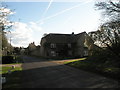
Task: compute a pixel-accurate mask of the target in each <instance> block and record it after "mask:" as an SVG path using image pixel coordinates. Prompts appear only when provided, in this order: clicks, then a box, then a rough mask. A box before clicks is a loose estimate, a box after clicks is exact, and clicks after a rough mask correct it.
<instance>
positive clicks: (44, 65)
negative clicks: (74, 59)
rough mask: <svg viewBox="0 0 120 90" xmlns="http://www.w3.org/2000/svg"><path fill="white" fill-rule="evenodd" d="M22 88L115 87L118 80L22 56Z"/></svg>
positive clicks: (54, 62) (49, 61)
mask: <svg viewBox="0 0 120 90" xmlns="http://www.w3.org/2000/svg"><path fill="white" fill-rule="evenodd" d="M23 59H24V63H23V65H22V67H23V74H22V75H23V76H22V80H23V81H22V87H23V88H117V87H118V82H117V81H114V80H112V79H108V78H106V77H103V76H99V75H96V74H93V73H89V72H85V71H82V70H79V69H76V68H73V67H69V66H66V65H63V64H61V63H57V62H56V61H55V60H54V61H52V60H47V59H40V58H37V57H30V56H23Z"/></svg>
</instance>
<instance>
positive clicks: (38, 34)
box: [6, 0, 101, 47]
mask: <svg viewBox="0 0 120 90" xmlns="http://www.w3.org/2000/svg"><path fill="white" fill-rule="evenodd" d="M8 1H9V0H8ZM6 4H7V5H8V8H10V9H12V10H14V12H15V13H14V14H13V15H12V16H11V17H10V20H12V21H14V22H15V25H14V27H13V28H12V30H11V33H8V35H7V36H8V39H9V38H10V37H11V40H12V41H11V43H12V45H13V46H18V47H20V46H21V47H22V46H23V47H27V46H28V45H29V43H31V42H35V44H36V45H40V40H41V38H42V37H43V35H44V34H49V33H62V34H71V33H72V32H74V33H75V34H78V33H81V32H84V31H86V32H90V31H95V30H97V28H98V26H99V25H100V19H101V13H100V12H99V11H98V10H95V6H94V4H95V0H80V1H79V2H77V1H74V2H73V1H72V2H70V0H69V1H66V2H64V1H63V0H61V1H58V2H57V1H55V0H46V1H44V2H43V0H41V1H36V0H35V1H34V2H33V1H31V2H30V1H26V2H23V1H21V0H19V1H18V2H17V1H15V0H12V1H11V2H6Z"/></svg>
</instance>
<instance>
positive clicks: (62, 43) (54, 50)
mask: <svg viewBox="0 0 120 90" xmlns="http://www.w3.org/2000/svg"><path fill="white" fill-rule="evenodd" d="M86 38H88V34H87V33H86V32H82V33H79V34H74V33H72V34H54V33H50V34H48V35H46V36H44V37H43V38H42V39H41V43H40V44H41V49H40V55H41V56H43V57H45V58H75V57H84V56H88V46H87V44H86V40H87V39H86Z"/></svg>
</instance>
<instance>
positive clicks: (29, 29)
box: [7, 22, 42, 47]
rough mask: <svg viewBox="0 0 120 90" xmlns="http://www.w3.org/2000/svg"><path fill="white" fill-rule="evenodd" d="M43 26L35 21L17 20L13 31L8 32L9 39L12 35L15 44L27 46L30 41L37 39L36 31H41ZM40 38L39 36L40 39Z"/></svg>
mask: <svg viewBox="0 0 120 90" xmlns="http://www.w3.org/2000/svg"><path fill="white" fill-rule="evenodd" d="M41 30H42V28H41V27H40V26H39V25H38V24H36V23H35V22H29V23H28V24H27V23H22V22H15V25H14V27H13V30H12V31H11V33H8V35H7V37H8V39H9V38H10V37H11V39H12V42H11V43H12V45H13V46H24V47H27V46H28V44H29V43H31V42H33V41H35V42H38V41H37V39H34V37H35V34H36V33H40V31H41ZM39 39H40V38H38V40H39Z"/></svg>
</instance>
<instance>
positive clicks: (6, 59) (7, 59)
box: [2, 56, 15, 64]
mask: <svg viewBox="0 0 120 90" xmlns="http://www.w3.org/2000/svg"><path fill="white" fill-rule="evenodd" d="M10 63H15V59H14V56H2V64H10Z"/></svg>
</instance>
